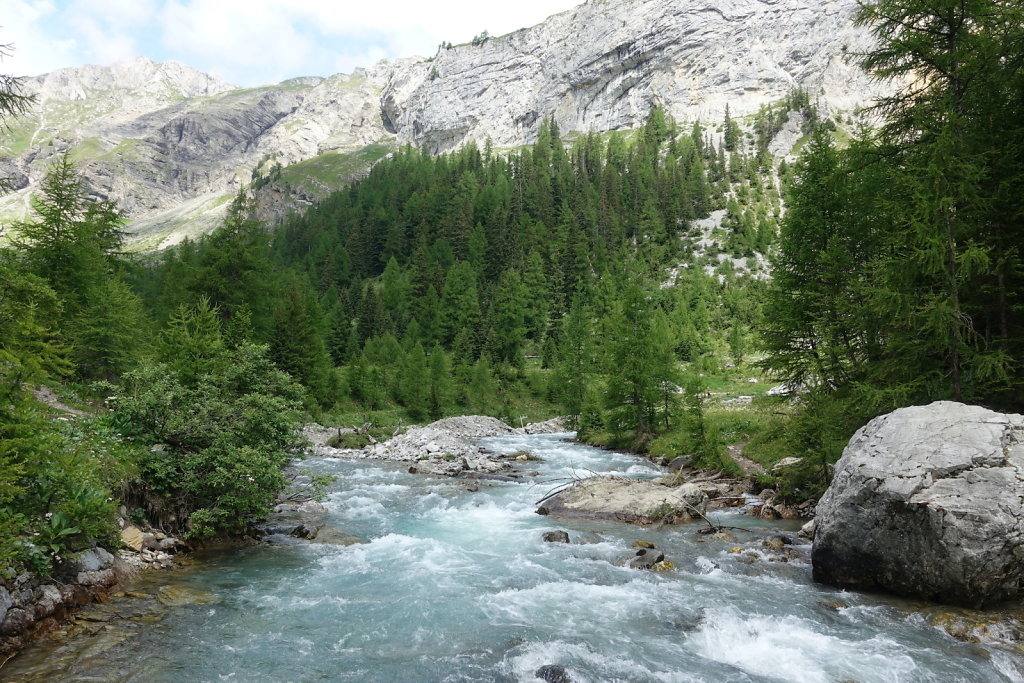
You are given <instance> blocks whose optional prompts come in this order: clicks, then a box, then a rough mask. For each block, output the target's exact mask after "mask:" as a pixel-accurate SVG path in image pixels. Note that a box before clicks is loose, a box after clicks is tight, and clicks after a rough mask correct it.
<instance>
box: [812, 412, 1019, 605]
mask: <svg viewBox="0 0 1024 683" xmlns="http://www.w3.org/2000/svg"><path fill="white" fill-rule="evenodd" d="M811 560H812V564H813V567H814V579H815V580H816V581H819V582H822V583H828V584H833V585H837V586H844V587H853V588H861V589H873V588H882V589H885V590H889V591H892V592H894V593H898V594H901V595H908V596H914V597H921V598H925V599H928V600H934V601H937V602H946V603H953V604H958V605H964V606H968V607H980V606H983V605H986V604H990V603H993V602H997V601H1001V600H1006V599H1011V598H1015V597H1020V596H1022V595H1024V416H1021V415H1004V414H1001V413H996V412H993V411H991V410H987V409H985V408H980V407H977V406H967V405H963V404H961V403H953V402H949V401H939V402H936V403H932V404H931V405H928V406H916V407H912V408H903V409H900V410H897V411H895V412H893V413H890V414H888V415H883V416H881V417H877V418H875V419H874V420H872V421H871V422H869V423H868V424H867V425H866V426H864V427H863V428H862V429H860V430H859V431H858V432H857V433H856V434H855V435H854V436H853V438H852V439H851V440H850V443H849V444H848V445H847V447H846V450H845V451H844V452H843V457H842V458H841V459H840V460H839V462H838V463H837V464H836V473H835V478H834V480H833V481H832V485H831V486H830V487H829V489H828V491H827V492H826V493H825V495H824V496H823V497H822V499H821V501H820V502H819V503H818V509H817V518H816V522H815V530H814V548H813V551H812V556H811Z"/></svg>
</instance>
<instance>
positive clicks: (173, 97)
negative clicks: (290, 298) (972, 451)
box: [0, 0, 877, 248]
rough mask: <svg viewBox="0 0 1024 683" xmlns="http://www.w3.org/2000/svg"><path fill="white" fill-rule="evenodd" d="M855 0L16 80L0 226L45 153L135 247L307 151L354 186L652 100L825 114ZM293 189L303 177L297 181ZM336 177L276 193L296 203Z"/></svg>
mask: <svg viewBox="0 0 1024 683" xmlns="http://www.w3.org/2000/svg"><path fill="white" fill-rule="evenodd" d="M856 7H857V5H856V2H855V0H830V1H826V2H818V3H811V2H807V1H806V0H688V1H686V2H680V1H679V0H620V1H611V0H591V2H588V3H586V4H584V5H581V6H580V7H578V8H576V9H574V10H571V11H568V12H564V13H562V14H559V15H556V16H553V17H551V18H549V19H548V20H547V21H545V22H544V23H542V24H539V25H537V26H534V27H532V28H529V29H522V30H520V31H516V32H515V33H511V34H509V35H506V36H502V37H498V38H490V39H487V40H485V41H483V42H480V41H475V44H467V45H460V46H455V47H452V48H450V49H441V50H439V51H438V53H437V54H436V55H435V56H434V57H432V58H430V59H426V60H424V59H414V58H411V59H404V60H397V61H384V62H380V63H378V64H376V65H375V66H373V67H371V68H369V69H360V70H357V71H356V72H355V73H353V74H350V75H345V74H339V75H336V76H332V77H330V78H326V79H322V78H298V79H292V80H290V81H285V82H283V83H280V84H277V85H273V86H267V87H262V88H252V89H240V88H235V87H233V86H231V85H229V84H227V83H224V82H222V81H220V80H218V79H217V78H215V77H213V76H209V75H207V74H202V73H199V72H197V71H195V70H192V69H190V68H189V67H186V66H184V65H181V64H177V63H173V62H169V63H166V64H154V63H152V62H150V61H149V60H146V59H144V58H136V59H133V60H129V61H127V62H123V63H120V64H116V65H114V66H111V67H96V66H87V67H82V68H78V69H61V70H59V71H56V72H53V73H51V74H47V75H44V76H40V77H37V78H34V79H31V81H30V82H29V84H28V85H29V90H30V91H32V92H35V93H36V94H37V96H38V98H39V101H38V103H37V105H36V107H35V108H34V110H33V111H32V112H31V113H30V114H29V115H28V116H26V117H24V118H23V119H21V120H19V121H17V122H15V123H14V125H13V127H12V129H11V130H10V131H8V132H7V133H6V134H4V135H0V154H3V155H4V156H5V157H6V158H3V159H0V175H3V176H6V177H10V178H12V179H14V181H15V185H16V187H18V190H17V191H16V192H14V193H11V194H9V195H7V196H5V197H2V198H0V221H3V222H5V223H6V222H8V221H10V220H13V219H18V218H21V217H23V216H24V215H25V211H26V209H27V206H28V202H27V199H28V197H29V195H30V194H31V193H32V192H33V191H34V190H35V189H36V188H37V187H38V183H39V182H40V180H41V179H42V176H43V174H44V173H45V170H46V168H47V167H48V166H49V164H50V163H51V162H52V160H53V159H54V157H55V156H56V155H59V154H61V153H63V152H65V151H70V152H71V154H72V155H73V157H74V158H75V159H76V160H78V161H79V162H80V163H81V164H82V165H83V168H84V170H85V173H86V175H87V176H88V177H89V179H90V181H91V183H92V185H93V188H94V190H95V192H96V193H97V195H99V196H103V197H109V198H112V199H115V200H117V201H118V203H119V204H120V205H121V206H122V207H124V209H125V210H126V211H127V213H128V215H129V218H130V220H131V224H130V226H129V231H130V232H131V233H132V235H133V237H134V240H135V242H136V247H137V248H158V247H160V246H165V245H167V244H170V243H173V242H175V241H177V240H179V239H180V238H181V237H183V236H185V235H187V234H200V233H203V232H206V231H208V230H209V229H211V228H212V227H213V226H215V225H216V223H217V221H218V220H219V219H220V217H221V216H222V215H223V210H224V207H225V206H226V204H227V200H228V198H229V197H230V195H232V194H233V193H235V192H237V191H238V189H240V188H241V187H242V186H243V185H245V184H247V183H249V182H250V181H251V180H252V179H253V177H254V176H253V171H254V169H258V173H260V174H264V173H266V172H268V171H270V170H271V169H273V168H274V166H276V165H278V164H279V165H281V166H284V167H288V166H289V165H291V164H295V163H297V162H301V161H305V160H309V159H317V161H316V163H315V164H314V166H315V167H317V168H318V169H321V170H322V169H324V168H331V167H335V168H336V172H332V173H327V174H326V176H324V177H327V178H331V179H335V178H337V179H341V180H344V179H346V178H350V177H356V176H358V175H359V174H360V172H362V170H363V169H365V168H366V167H368V166H369V165H370V164H372V163H373V161H374V160H376V159H377V158H380V157H381V154H380V153H378V152H377V150H379V149H381V145H383V146H384V147H385V148H393V147H394V146H396V145H398V144H405V143H411V144H413V145H417V146H425V147H427V148H429V149H430V150H431V151H434V152H440V151H446V150H451V149H455V148H457V147H459V146H461V145H463V144H465V143H466V142H468V141H473V140H475V141H478V142H481V143H482V142H483V141H484V140H486V139H488V138H490V139H491V140H492V141H493V143H494V144H495V145H496V146H498V147H513V146H518V145H522V144H526V143H528V142H531V141H532V140H533V139H534V138H535V135H536V131H537V127H538V125H539V122H540V120H541V119H543V118H544V117H545V116H553V117H554V118H555V120H556V122H557V123H558V124H559V127H560V129H561V130H562V131H563V132H568V131H586V130H596V131H607V130H617V129H624V128H632V127H635V126H637V125H639V124H640V123H641V122H642V121H643V119H644V117H645V116H646V115H647V113H648V111H649V110H650V107H651V105H652V104H654V103H657V104H660V105H661V106H663V107H664V108H665V109H666V110H667V111H668V112H669V113H671V114H672V115H674V116H675V117H676V118H677V119H678V120H681V121H693V120H697V119H701V120H704V121H712V122H718V121H720V120H721V117H722V115H723V114H724V112H725V108H726V106H727V105H728V106H729V107H730V109H731V112H732V114H733V115H734V116H743V115H746V114H751V113H753V112H755V111H757V109H758V108H759V107H760V106H761V105H763V104H766V103H769V102H773V101H776V100H778V99H780V98H781V97H782V96H784V95H785V94H786V93H787V92H789V91H790V90H791V89H793V88H794V87H797V86H799V87H802V88H804V89H805V90H807V91H808V92H810V94H811V95H812V97H814V98H816V99H817V100H818V103H819V105H820V106H822V107H823V108H825V109H829V110H848V109H852V108H854V107H856V106H858V105H860V104H863V103H865V102H867V101H869V100H870V99H871V97H872V95H873V93H874V89H876V88H877V86H876V85H874V84H872V82H871V81H870V80H869V79H868V77H867V76H866V75H865V74H864V73H863V72H862V71H860V69H859V68H858V67H857V66H856V65H855V63H854V61H855V60H854V58H853V57H851V55H852V54H854V53H857V52H860V51H863V50H864V49H866V47H867V46H868V45H869V44H870V39H869V38H868V36H867V34H866V33H865V32H864V31H863V30H862V29H859V28H856V27H854V26H853V24H852V16H853V13H854V12H855V11H856ZM305 180H308V178H306V179H305ZM333 182H334V181H333V180H331V181H330V182H303V183H299V186H295V185H289V186H288V187H287V188H282V187H280V186H275V187H274V188H272V189H276V190H277V194H276V195H275V196H274V197H272V200H271V201H270V204H271V205H272V206H271V207H270V208H269V209H268V210H267V212H268V213H267V215H268V216H270V217H276V216H280V215H282V214H283V213H285V212H286V211H287V210H288V202H287V200H286V198H283V196H282V193H284V194H288V193H291V192H294V193H295V194H297V195H298V196H299V198H300V199H305V200H309V199H311V198H315V197H316V196H320V195H322V194H323V193H324V192H325V191H326V190H327V189H329V187H330V186H331V184H332V183H333Z"/></svg>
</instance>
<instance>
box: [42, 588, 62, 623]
mask: <svg viewBox="0 0 1024 683" xmlns="http://www.w3.org/2000/svg"><path fill="white" fill-rule="evenodd" d="M63 604H64V599H63V598H62V597H61V594H60V589H58V588H57V587H56V586H54V585H52V584H46V585H44V586H40V587H39V588H37V589H36V594H35V617H36V620H37V621H38V620H39V619H45V618H46V617H48V616H50V615H51V614H53V613H54V612H56V611H57V610H58V609H59V608H60V606H61V605H63Z"/></svg>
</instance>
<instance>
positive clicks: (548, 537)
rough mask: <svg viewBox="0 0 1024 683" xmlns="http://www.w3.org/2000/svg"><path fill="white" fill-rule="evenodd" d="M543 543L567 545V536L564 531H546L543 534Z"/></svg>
mask: <svg viewBox="0 0 1024 683" xmlns="http://www.w3.org/2000/svg"><path fill="white" fill-rule="evenodd" d="M544 542H545V543H568V542H569V534H568V533H567V532H565V531H548V532H545V534H544Z"/></svg>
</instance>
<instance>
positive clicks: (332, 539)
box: [309, 526, 369, 546]
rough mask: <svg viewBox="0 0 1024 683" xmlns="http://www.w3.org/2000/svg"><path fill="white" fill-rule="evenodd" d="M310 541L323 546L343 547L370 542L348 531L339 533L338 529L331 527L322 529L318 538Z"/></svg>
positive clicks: (318, 533)
mask: <svg viewBox="0 0 1024 683" xmlns="http://www.w3.org/2000/svg"><path fill="white" fill-rule="evenodd" d="M309 540H310V541H312V542H314V543H321V544H323V545H341V546H349V545H358V544H360V543H369V541H367V540H366V539H365V538H362V537H361V536H356V535H355V534H350V533H348V532H346V531H339V530H338V529H333V528H331V527H329V526H325V527H323V528H321V529H320V530H319V531H318V532H317V534H316V537H315V538H311V539H309Z"/></svg>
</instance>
